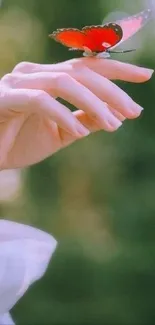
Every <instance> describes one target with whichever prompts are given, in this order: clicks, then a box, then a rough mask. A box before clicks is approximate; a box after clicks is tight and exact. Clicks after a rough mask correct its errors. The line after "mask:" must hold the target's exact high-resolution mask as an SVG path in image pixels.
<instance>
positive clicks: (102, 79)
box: [0, 58, 153, 170]
mask: <svg viewBox="0 0 155 325" xmlns="http://www.w3.org/2000/svg"><path fill="white" fill-rule="evenodd" d="M152 73H153V70H149V69H145V68H141V67H137V66H133V65H129V64H126V63H121V62H118V61H114V60H111V59H110V60H109V59H96V58H81V59H74V60H69V61H66V62H62V63H58V64H51V65H50V64H49V65H44V64H35V63H28V62H22V63H19V64H18V65H17V66H16V67H15V68H14V69H13V71H12V72H11V73H10V74H7V75H5V76H4V77H3V78H2V79H1V80H0V169H1V170H2V169H8V168H21V167H27V166H30V165H32V164H35V163H38V162H40V161H41V160H44V159H45V158H47V157H48V156H51V155H52V154H53V153H55V152H56V151H58V150H60V149H62V148H63V147H65V146H68V145H69V144H71V143H73V142H74V141H76V140H79V139H81V138H83V137H85V136H87V135H89V134H90V133H92V132H96V131H99V130H104V131H107V132H114V131H116V130H117V129H118V128H119V127H120V126H121V125H122V122H123V121H124V120H125V119H126V118H127V119H134V118H137V117H139V116H140V114H141V112H142V108H141V107H140V106H139V105H138V104H137V103H135V102H134V100H133V99H132V98H130V97H129V96H128V95H127V94H126V93H125V92H124V91H123V90H121V88H119V87H118V86H116V85H115V84H114V83H113V81H112V80H123V81H127V82H134V83H142V82H145V81H148V80H149V79H150V78H151V76H152ZM58 97H59V98H62V99H64V100H65V101H67V102H69V103H71V104H73V105H74V106H75V107H76V109H77V110H76V111H75V112H74V113H72V112H71V111H70V110H69V109H68V108H67V106H65V105H64V104H61V103H60V102H59V101H58V100H57V98H58Z"/></svg>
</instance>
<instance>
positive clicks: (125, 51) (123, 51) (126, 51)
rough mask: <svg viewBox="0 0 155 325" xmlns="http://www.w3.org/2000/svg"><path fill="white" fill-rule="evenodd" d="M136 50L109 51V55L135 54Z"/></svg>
mask: <svg viewBox="0 0 155 325" xmlns="http://www.w3.org/2000/svg"><path fill="white" fill-rule="evenodd" d="M134 51H136V49H131V50H120V51H110V50H109V51H108V52H109V53H129V52H134Z"/></svg>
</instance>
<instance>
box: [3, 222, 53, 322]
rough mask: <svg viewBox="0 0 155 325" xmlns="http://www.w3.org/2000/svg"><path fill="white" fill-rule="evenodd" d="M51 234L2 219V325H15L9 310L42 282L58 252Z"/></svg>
mask: <svg viewBox="0 0 155 325" xmlns="http://www.w3.org/2000/svg"><path fill="white" fill-rule="evenodd" d="M56 245H57V242H56V240H55V239H54V238H53V237H52V236H51V235H49V234H47V233H45V232H43V231H41V230H39V229H36V228H33V227H30V226H26V225H22V224H18V223H15V222H11V221H6V220H0V325H13V324H14V322H13V320H12V319H11V316H10V315H9V311H10V309H11V308H12V307H13V306H14V305H15V304H16V302H17V301H18V300H19V299H20V298H21V297H22V296H23V294H24V293H25V292H26V290H27V289H28V288H29V286H30V285H31V284H32V283H33V282H35V281H36V280H38V279H40V278H41V277H42V276H43V275H44V273H45V271H46V269H47V266H48V263H49V261H50V258H51V257H52V254H53V253H54V251H55V249H56Z"/></svg>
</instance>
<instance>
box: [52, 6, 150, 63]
mask: <svg viewBox="0 0 155 325" xmlns="http://www.w3.org/2000/svg"><path fill="white" fill-rule="evenodd" d="M150 14H151V10H150V9H147V10H144V11H142V12H140V13H139V14H137V15H134V16H131V17H127V18H125V19H122V20H120V21H117V22H110V23H107V24H105V25H97V26H86V27H83V28H82V29H81V30H80V29H76V28H64V29H57V30H56V31H55V32H53V33H52V34H51V35H49V36H50V37H51V38H53V39H54V40H55V41H57V42H59V43H61V44H62V45H64V46H66V47H68V48H69V50H72V51H73V50H78V51H82V52H83V55H84V56H96V57H98V58H107V57H109V56H110V53H111V52H114V51H112V49H113V48H115V47H116V46H117V45H118V44H120V43H122V42H123V41H125V40H127V39H128V38H130V37H131V36H132V35H134V34H135V33H136V32H137V31H138V30H139V29H140V28H141V27H142V26H144V24H146V22H147V21H148V20H149V19H150ZM130 51H131V50H128V51H121V52H130Z"/></svg>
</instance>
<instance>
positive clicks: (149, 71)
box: [144, 69, 154, 78]
mask: <svg viewBox="0 0 155 325" xmlns="http://www.w3.org/2000/svg"><path fill="white" fill-rule="evenodd" d="M144 70H145V72H147V73H148V76H149V77H150V78H151V77H152V75H153V73H154V70H153V69H144Z"/></svg>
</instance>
